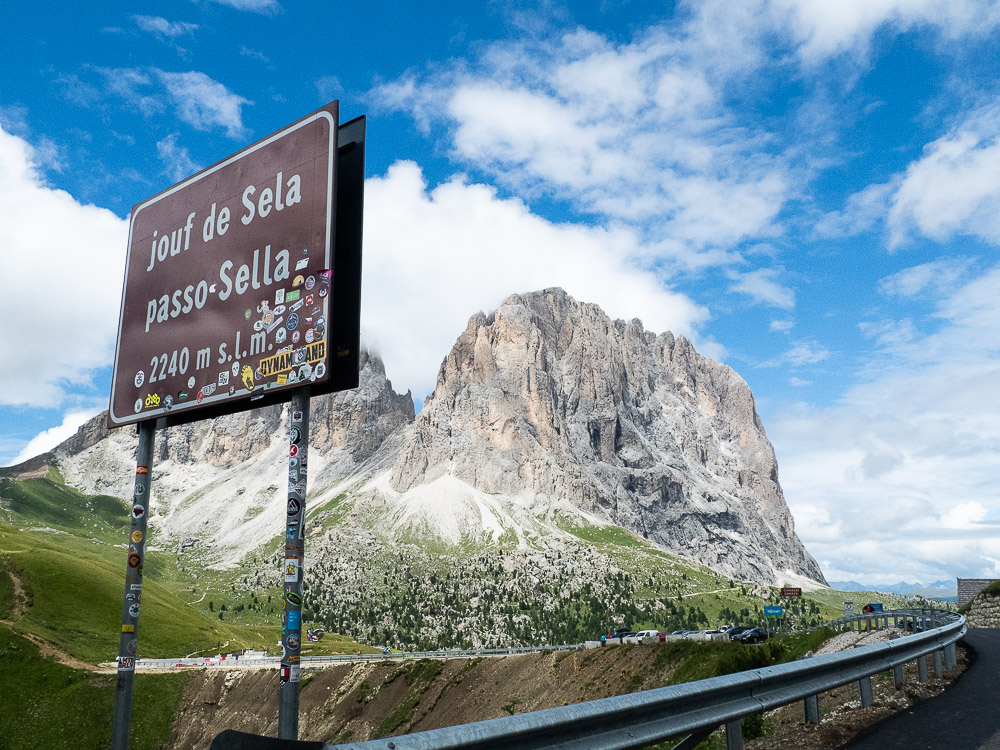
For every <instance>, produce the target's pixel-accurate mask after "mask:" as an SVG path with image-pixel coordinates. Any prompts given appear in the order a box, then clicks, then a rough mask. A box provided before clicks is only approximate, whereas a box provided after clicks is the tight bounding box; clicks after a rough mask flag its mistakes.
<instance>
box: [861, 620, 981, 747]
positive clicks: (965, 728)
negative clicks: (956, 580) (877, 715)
mask: <svg viewBox="0 0 1000 750" xmlns="http://www.w3.org/2000/svg"><path fill="white" fill-rule="evenodd" d="M965 645H966V648H967V649H968V651H969V652H970V653H969V656H970V657H971V656H973V655H974V656H975V660H974V661H972V662H971V663H970V665H969V667H968V669H966V671H965V673H964V674H963V675H962V676H961V677H959V679H958V680H957V681H956V682H955V684H954V685H953V686H952V687H950V688H948V689H947V690H945V691H944V692H943V693H941V695H938V696H937V697H935V698H931V699H930V700H927V701H924V702H923V703H920V704H919V705H917V706H915V707H914V708H913V709H911V710H910V711H905V712H903V713H900V714H897V715H895V716H891V717H889V718H888V719H885V720H884V721H881V722H879V723H878V724H876V725H874V726H873V727H872V728H871V729H870V730H869V731H868V733H867V734H865V735H864V736H863V737H861V738H859V739H858V740H856V741H854V742H852V743H849V744H847V745H844V746H843V748H844V750H848V749H849V750H895V749H896V748H900V750H902V749H903V748H905V750H940V749H941V748H945V750H980V749H981V748H982V749H984V750H994V749H996V750H1000V630H985V629H975V630H972V629H970V630H969V631H967V632H966V634H965Z"/></svg>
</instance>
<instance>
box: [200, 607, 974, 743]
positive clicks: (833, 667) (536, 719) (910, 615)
mask: <svg viewBox="0 0 1000 750" xmlns="http://www.w3.org/2000/svg"><path fill="white" fill-rule="evenodd" d="M877 616H878V617H879V618H880V619H883V618H884V620H883V621H884V623H885V624H888V622H889V621H890V620H893V621H894V622H895V623H896V625H897V626H901V627H906V624H907V623H911V624H912V626H913V630H914V632H913V635H909V636H907V637H904V638H897V639H894V640H890V641H887V642H884V643H878V644H872V645H868V646H860V647H857V648H854V649H849V650H847V651H841V652H838V653H833V654H827V655H824V656H818V657H811V658H808V659H801V660H799V661H796V662H791V663H788V664H780V665H777V666H773V667H765V668H763V669H754V670H750V671H747V672H739V673H736V674H730V675H725V676H722V677H713V678H711V679H707V680H699V681H697V682H690V683H686V684H683V685H673V686H669V687H664V688H657V689H655V690H646V691H643V692H639V693H631V694H628V695H621V696H616V697H612V698H603V699H601V700H595V701H588V702H585V703H577V704H574V705H570V706H561V707H557V708H549V709H544V710H541V711H533V712H530V713H525V714H518V715H515V716H509V717H503V718H500V719H489V720H487V721H478V722H474V723H471V724H462V725H459V726H455V727H447V728H443V729H433V730H429V731H425V732H417V733H414V734H409V735H401V736H398V737H386V738H383V739H378V740H369V741H366V742H354V743H347V744H340V745H322V744H319V743H294V742H287V741H285V742H284V744H281V745H276V744H268V743H266V742H264V743H262V744H256V745H255V744H244V743H246V741H247V740H248V739H250V738H252V736H251V735H246V734H243V733H240V732H233V731H231V730H229V731H226V732H223V733H221V734H220V735H218V736H217V737H216V738H215V741H214V742H213V743H212V748H213V750H235V749H236V748H252V747H259V748H264V747H274V748H278V747H283V748H305V747H312V748H322V749H323V750H458V749H459V748H462V749H463V750H549V749H553V750H554V749H555V748H558V749H559V750H629V749H633V748H634V749H637V750H638V749H639V748H644V747H647V746H649V745H653V744H656V743H659V742H663V741H665V740H668V739H670V738H677V737H685V735H686V737H685V739H683V740H682V741H681V742H680V744H679V745H677V746H676V747H675V750H683V749H689V748H693V747H694V746H695V745H696V744H697V743H698V742H700V741H701V740H703V739H704V738H705V737H707V736H708V735H709V734H711V732H713V731H715V730H716V729H717V728H719V727H720V726H725V728H726V746H727V749H728V750H739V749H741V748H742V747H743V738H742V729H741V721H742V718H743V717H744V716H748V715H750V714H755V713H760V712H761V711H766V710H770V709H773V708H777V707H779V706H783V705H787V704H789V703H792V702H794V701H797V700H804V701H805V719H806V721H813V722H818V720H819V705H818V696H819V694H820V693H823V692H826V691H828V690H832V689H833V688H836V687H840V686H841V685H846V684H849V683H851V682H855V681H856V682H858V684H859V689H860V692H861V703H862V705H863V706H868V705H871V703H872V692H871V675H873V674H876V673H878V672H883V671H887V670H891V671H892V672H893V675H894V678H895V682H896V685H897V686H900V685H902V681H903V665H904V664H905V663H907V662H911V661H916V662H917V670H918V677H917V679H918V680H919V681H921V682H923V681H925V680H926V679H927V660H926V657H927V655H929V654H933V656H934V668H935V672H936V673H937V674H939V675H940V674H942V673H943V668H944V666H947V667H949V668H950V667H952V666H954V665H955V664H956V662H957V659H956V652H955V643H956V642H957V641H958V640H959V639H960V638H961V637H962V636H963V635H964V634H965V630H966V626H965V618H964V617H962V616H961V615H958V614H956V613H954V612H948V611H943V610H896V611H889V612H882V613H877ZM875 617H876V614H870V615H869V614H864V615H856V616H854V617H850V618H842V619H841V620H837V621H834V622H833V623H830V625H831V626H832V627H834V628H838V629H847V628H851V629H855V628H860V625H861V623H864V624H866V625H867V623H868V621H869V620H872V621H874V620H875ZM918 623H919V624H920V626H921V627H923V628H925V629H924V630H923V631H922V632H917V624H918ZM271 742H276V741H271Z"/></svg>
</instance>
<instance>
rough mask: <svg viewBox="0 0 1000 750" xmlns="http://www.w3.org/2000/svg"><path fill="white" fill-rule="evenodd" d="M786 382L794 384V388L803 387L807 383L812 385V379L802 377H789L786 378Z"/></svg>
mask: <svg viewBox="0 0 1000 750" xmlns="http://www.w3.org/2000/svg"><path fill="white" fill-rule="evenodd" d="M788 384H789V385H791V386H794V387H795V388H804V387H806V386H807V385H812V381H811V380H803V379H802V378H796V377H791V378H789V379H788Z"/></svg>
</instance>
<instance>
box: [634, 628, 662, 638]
mask: <svg viewBox="0 0 1000 750" xmlns="http://www.w3.org/2000/svg"><path fill="white" fill-rule="evenodd" d="M635 637H636V638H638V639H639V640H642V639H643V638H659V637H660V631H659V630H640V631H639V632H638V633H636V634H635Z"/></svg>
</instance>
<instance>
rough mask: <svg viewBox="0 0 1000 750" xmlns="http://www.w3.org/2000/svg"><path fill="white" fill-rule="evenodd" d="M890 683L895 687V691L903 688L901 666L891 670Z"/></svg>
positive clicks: (898, 665)
mask: <svg viewBox="0 0 1000 750" xmlns="http://www.w3.org/2000/svg"><path fill="white" fill-rule="evenodd" d="M892 681H893V682H894V683H895V685H896V690H901V689H902V688H903V665H902V664H897V665H896V666H894V667H893V668H892Z"/></svg>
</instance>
